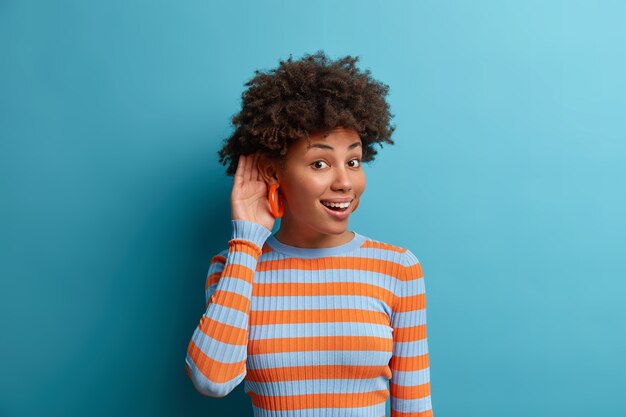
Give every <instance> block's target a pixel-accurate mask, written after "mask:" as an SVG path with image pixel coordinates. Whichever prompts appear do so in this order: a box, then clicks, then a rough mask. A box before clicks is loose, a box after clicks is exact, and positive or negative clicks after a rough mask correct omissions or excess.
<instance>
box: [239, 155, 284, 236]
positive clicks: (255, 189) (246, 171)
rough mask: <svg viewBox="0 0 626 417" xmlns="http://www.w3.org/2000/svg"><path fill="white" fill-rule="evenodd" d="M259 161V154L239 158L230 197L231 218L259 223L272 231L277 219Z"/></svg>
mask: <svg viewBox="0 0 626 417" xmlns="http://www.w3.org/2000/svg"><path fill="white" fill-rule="evenodd" d="M258 161H259V154H258V153H254V154H251V155H240V156H239V161H238V162H237V171H236V172H235V177H234V179H233V190H232V193H231V196H230V204H231V217H232V219H233V220H248V221H251V222H254V223H258V224H260V225H261V226H264V227H265V228H266V229H268V230H270V231H271V230H272V228H273V227H274V221H275V220H276V219H275V218H274V216H273V215H272V212H271V211H270V202H269V200H268V198H267V192H268V187H267V184H266V183H265V180H263V177H261V174H260V173H259V170H258V169H257V164H258Z"/></svg>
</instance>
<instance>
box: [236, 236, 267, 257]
mask: <svg viewBox="0 0 626 417" xmlns="http://www.w3.org/2000/svg"><path fill="white" fill-rule="evenodd" d="M235 251H237V252H243V253H247V254H248V255H250V256H252V257H254V258H258V257H259V256H260V255H261V248H260V247H258V246H257V245H256V244H254V243H252V242H251V241H249V240H246V239H231V240H229V241H228V252H229V253H230V252H235Z"/></svg>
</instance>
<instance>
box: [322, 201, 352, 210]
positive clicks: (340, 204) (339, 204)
mask: <svg viewBox="0 0 626 417" xmlns="http://www.w3.org/2000/svg"><path fill="white" fill-rule="evenodd" d="M322 204H323V205H325V206H328V207H339V208H343V209H345V208H348V206H349V205H350V202H347V203H325V202H322Z"/></svg>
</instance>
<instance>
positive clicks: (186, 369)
mask: <svg viewBox="0 0 626 417" xmlns="http://www.w3.org/2000/svg"><path fill="white" fill-rule="evenodd" d="M185 371H187V376H188V377H189V379H191V381H192V382H193V377H192V376H191V370H190V369H189V365H187V364H185ZM193 387H194V388H195V389H196V391H198V392H199V393H200V394H202V395H204V396H205V397H211V398H219V397H217V396H215V395H210V394H206V393H204V392H202V391H200V390H199V389H198V388H197V387H196V384H193Z"/></svg>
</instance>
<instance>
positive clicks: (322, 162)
mask: <svg viewBox="0 0 626 417" xmlns="http://www.w3.org/2000/svg"><path fill="white" fill-rule="evenodd" d="M325 163H326V162H324V161H315V162H313V163H312V164H311V165H313V166H316V164H325Z"/></svg>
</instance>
